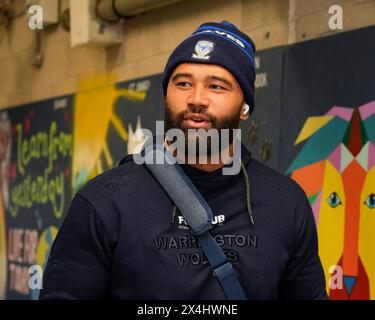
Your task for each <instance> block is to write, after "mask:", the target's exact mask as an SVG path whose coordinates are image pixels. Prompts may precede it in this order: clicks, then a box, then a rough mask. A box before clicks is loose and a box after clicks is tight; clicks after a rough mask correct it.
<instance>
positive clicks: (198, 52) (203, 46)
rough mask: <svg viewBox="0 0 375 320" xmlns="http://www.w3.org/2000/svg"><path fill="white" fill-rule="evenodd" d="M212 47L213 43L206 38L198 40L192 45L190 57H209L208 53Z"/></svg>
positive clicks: (205, 58) (204, 58) (206, 58)
mask: <svg viewBox="0 0 375 320" xmlns="http://www.w3.org/2000/svg"><path fill="white" fill-rule="evenodd" d="M213 48H214V43H213V42H211V41H207V40H200V41H198V42H197V44H196V45H195V47H194V51H195V53H193V55H192V57H193V58H195V59H201V60H208V59H210V56H209V54H210V53H211V51H212V50H213Z"/></svg>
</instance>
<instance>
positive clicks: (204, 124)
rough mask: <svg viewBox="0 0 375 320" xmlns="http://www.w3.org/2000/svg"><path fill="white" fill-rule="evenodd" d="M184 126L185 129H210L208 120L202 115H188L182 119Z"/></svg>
mask: <svg viewBox="0 0 375 320" xmlns="http://www.w3.org/2000/svg"><path fill="white" fill-rule="evenodd" d="M184 124H185V127H186V128H192V129H199V128H204V129H208V128H210V127H211V121H210V119H209V118H208V117H207V116H205V115H202V114H189V115H187V116H185V117H184Z"/></svg>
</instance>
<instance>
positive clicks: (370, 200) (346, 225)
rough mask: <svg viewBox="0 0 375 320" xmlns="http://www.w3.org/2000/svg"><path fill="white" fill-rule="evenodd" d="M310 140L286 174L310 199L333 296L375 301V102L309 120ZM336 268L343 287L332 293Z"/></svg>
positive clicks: (305, 134)
mask: <svg viewBox="0 0 375 320" xmlns="http://www.w3.org/2000/svg"><path fill="white" fill-rule="evenodd" d="M305 140H306V142H305V144H304V146H303V147H302V149H301V151H300V152H299V153H298V155H297V156H296V158H295V159H294V160H293V162H292V163H291V165H290V167H289V168H288V170H287V174H291V177H292V178H293V179H294V180H296V181H297V182H298V183H299V184H300V185H301V186H302V188H303V189H304V190H305V192H306V194H307V196H308V197H309V200H310V203H311V206H312V209H313V212H314V217H315V222H316V224H317V228H318V238H319V255H320V258H321V261H322V264H323V268H324V272H325V276H326V280H327V292H328V293H329V297H330V299H349V300H354V299H375V100H374V101H372V102H369V103H367V104H365V105H363V106H361V107H359V108H354V109H353V108H345V107H333V108H332V109H330V110H329V111H328V113H327V114H326V115H324V116H318V117H309V118H308V119H307V120H306V122H305V124H304V126H303V128H302V130H301V132H300V134H299V136H298V138H297V140H296V142H295V144H299V143H300V142H302V141H305ZM335 266H339V269H340V270H342V276H343V277H342V280H343V281H342V284H343V285H342V286H341V287H340V286H338V287H337V288H331V287H332V286H330V285H329V279H330V278H331V277H332V270H333V269H334V268H335ZM336 268H337V267H336Z"/></svg>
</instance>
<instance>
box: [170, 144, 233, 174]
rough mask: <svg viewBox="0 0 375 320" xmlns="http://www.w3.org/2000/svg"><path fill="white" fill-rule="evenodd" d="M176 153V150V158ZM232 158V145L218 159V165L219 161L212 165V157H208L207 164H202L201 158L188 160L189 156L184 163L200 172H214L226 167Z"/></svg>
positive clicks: (196, 157) (195, 157)
mask: <svg viewBox="0 0 375 320" xmlns="http://www.w3.org/2000/svg"><path fill="white" fill-rule="evenodd" d="M176 153H177V152H176V150H175V152H174V156H176ZM177 156H178V154H177ZM232 157H233V144H232V143H231V144H229V145H228V146H227V147H226V148H225V149H224V150H222V151H221V154H220V155H219V157H218V158H219V163H217V161H215V163H212V162H213V159H212V157H210V156H207V163H200V162H199V156H194V157H190V158H188V156H187V155H186V156H185V159H184V161H183V163H185V164H188V165H189V166H191V167H193V168H196V169H198V170H201V171H204V172H213V171H216V170H218V169H221V168H222V167H224V165H225V164H227V163H228V162H230V160H231V159H232ZM216 158H217V157H216ZM180 160H182V159H180Z"/></svg>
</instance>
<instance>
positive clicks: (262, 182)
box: [41, 21, 327, 299]
mask: <svg viewBox="0 0 375 320" xmlns="http://www.w3.org/2000/svg"><path fill="white" fill-rule="evenodd" d="M254 52H255V46H254V44H253V42H252V41H251V39H250V38H249V37H248V36H247V35H245V34H244V33H242V32H241V31H240V30H238V29H237V28H236V27H235V26H234V25H232V24H230V23H228V22H226V21H223V22H221V23H205V24H203V25H201V26H200V27H199V28H198V29H197V30H196V31H195V32H194V33H193V34H192V35H191V36H190V37H188V38H187V39H186V40H185V41H183V42H182V43H181V44H180V45H179V46H178V47H177V48H176V49H175V50H174V52H173V53H172V55H171V56H170V58H169V60H168V62H167V65H166V68H165V71H164V78H163V89H164V93H165V95H166V117H165V118H166V119H165V120H166V129H172V128H178V129H181V130H183V132H184V133H187V132H188V131H189V129H190V130H191V129H204V130H209V129H217V130H218V131H222V130H224V129H236V128H238V127H239V122H240V121H241V120H246V119H247V118H248V117H249V114H250V113H251V112H252V111H253V109H254V80H255V64H254ZM200 138H201V137H200V135H199V134H198V135H197V136H195V138H193V139H196V140H200ZM188 141H189V139H186V142H188ZM232 141H233V137H232V139H231V140H229V145H227V149H228V148H229V149H230V150H231V154H232V155H233V145H232V143H231V142H232ZM170 145H171V144H170V141H169V142H167V143H166V147H167V148H168V147H170ZM211 147H212V145H211ZM208 149H209V152H208V155H209V159H208V162H207V163H199V162H198V163H197V162H196V163H185V164H180V166H181V167H182V169H183V171H184V172H185V173H186V174H187V176H188V177H189V178H190V180H191V181H192V182H193V184H194V185H195V187H196V188H197V189H198V190H199V192H200V193H201V194H202V195H203V197H204V199H205V200H206V202H207V203H208V205H209V206H210V208H211V209H212V212H213V215H214V219H213V226H212V229H211V230H210V233H211V235H212V236H213V237H214V239H215V240H216V242H217V243H218V245H219V246H220V247H221V248H222V249H223V251H224V253H225V255H226V257H227V259H228V261H229V262H231V263H232V265H233V267H234V269H235V270H236V273H237V274H238V279H239V282H240V283H241V286H242V288H243V290H244V292H245V295H246V298H247V299H326V298H327V296H326V292H325V279H324V273H323V270H322V266H321V263H320V260H319V257H318V244H317V233H316V227H315V222H314V218H313V214H312V211H311V207H310V205H309V202H308V199H307V198H306V195H305V194H304V192H303V190H302V189H301V188H300V187H299V186H298V185H297V183H295V182H294V181H292V180H291V179H289V178H288V177H286V176H283V175H282V174H279V173H277V172H275V171H273V170H272V169H270V168H268V167H266V166H265V165H263V164H261V163H260V162H258V161H256V160H254V159H252V158H251V154H250V152H249V151H248V150H246V148H245V147H244V146H242V147H241V154H240V162H241V170H240V172H238V173H236V174H232V175H223V174H222V169H223V168H224V167H225V166H227V165H228V163H227V161H224V160H223V159H220V161H219V163H214V162H213V161H211V157H212V156H213V153H212V150H210V148H208ZM198 151H199V150H198ZM220 151H223V150H220ZM193 158H194V156H193ZM196 159H197V157H196ZM196 159H195V160H196ZM232 161H235V158H234V157H233V160H232ZM43 285H44V289H43V290H42V291H41V299H102V298H115V299H225V298H226V296H225V294H224V291H223V290H222V288H221V286H220V284H219V282H218V280H217V278H216V277H214V276H213V274H212V271H211V268H210V265H209V263H208V261H207V258H206V256H205V254H204V253H203V252H202V248H201V247H200V246H199V245H198V242H197V238H196V237H195V236H193V235H192V233H191V232H190V230H189V227H188V226H187V224H186V221H185V219H184V218H183V217H182V215H181V213H180V212H179V211H178V210H177V209H176V206H175V204H174V203H173V202H172V201H171V199H170V198H169V197H168V195H167V194H166V192H165V191H164V190H163V189H162V188H161V186H160V184H159V183H158V182H157V181H156V180H155V178H154V177H153V175H152V174H151V173H150V171H149V170H148V168H147V167H146V166H145V165H139V164H137V163H135V161H134V157H133V156H127V157H125V159H123V160H122V162H121V163H120V166H118V167H117V168H114V169H112V170H109V171H107V172H105V173H104V174H101V175H99V176H98V177H96V178H94V179H93V180H91V181H90V182H89V183H88V184H87V185H86V186H85V187H83V188H82V189H81V190H80V191H79V192H78V193H77V194H76V196H75V197H74V199H73V201H72V203H71V206H70V209H69V212H68V214H67V216H66V218H65V221H64V223H63V225H62V227H61V229H60V231H59V233H58V236H57V238H56V240H55V242H54V245H53V247H52V250H51V254H50V257H49V261H48V265H47V268H46V270H45V274H44V283H43Z"/></svg>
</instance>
